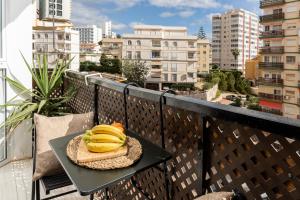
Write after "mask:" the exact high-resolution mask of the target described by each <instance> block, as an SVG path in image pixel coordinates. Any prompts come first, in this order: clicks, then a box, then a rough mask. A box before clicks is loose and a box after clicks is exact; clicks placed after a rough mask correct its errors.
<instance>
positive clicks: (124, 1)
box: [75, 0, 143, 10]
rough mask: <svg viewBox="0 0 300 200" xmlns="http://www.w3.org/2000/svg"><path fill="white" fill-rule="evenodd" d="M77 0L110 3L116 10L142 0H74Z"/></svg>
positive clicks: (79, 0) (131, 5)
mask: <svg viewBox="0 0 300 200" xmlns="http://www.w3.org/2000/svg"><path fill="white" fill-rule="evenodd" d="M75 1H77V2H84V3H94V4H99V5H100V4H107V3H108V4H112V5H113V7H115V8H116V10H122V9H126V8H130V7H133V6H135V5H136V4H138V3H141V2H142V1H143V0H100V1H99V0H84V1H83V0H75Z"/></svg>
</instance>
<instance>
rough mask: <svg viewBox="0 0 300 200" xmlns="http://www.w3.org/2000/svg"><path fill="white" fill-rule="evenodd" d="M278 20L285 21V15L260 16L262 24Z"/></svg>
mask: <svg viewBox="0 0 300 200" xmlns="http://www.w3.org/2000/svg"><path fill="white" fill-rule="evenodd" d="M278 20H284V13H276V14H270V15H264V16H260V22H261V23H264V22H272V21H278Z"/></svg>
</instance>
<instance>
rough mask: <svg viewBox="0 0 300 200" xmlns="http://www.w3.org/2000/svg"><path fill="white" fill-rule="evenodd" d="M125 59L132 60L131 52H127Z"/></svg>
mask: <svg viewBox="0 0 300 200" xmlns="http://www.w3.org/2000/svg"><path fill="white" fill-rule="evenodd" d="M126 57H127V58H128V59H132V52H131V51H127V54H126Z"/></svg>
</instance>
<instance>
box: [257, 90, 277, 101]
mask: <svg viewBox="0 0 300 200" xmlns="http://www.w3.org/2000/svg"><path fill="white" fill-rule="evenodd" d="M258 97H260V98H262V99H267V100H272V101H280V102H282V101H283V95H276V94H268V93H262V92H260V93H258Z"/></svg>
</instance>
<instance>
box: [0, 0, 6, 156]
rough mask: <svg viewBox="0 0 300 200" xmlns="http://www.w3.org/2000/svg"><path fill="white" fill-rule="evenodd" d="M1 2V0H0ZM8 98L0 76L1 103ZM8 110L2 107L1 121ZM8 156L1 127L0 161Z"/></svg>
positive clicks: (0, 70)
mask: <svg viewBox="0 0 300 200" xmlns="http://www.w3.org/2000/svg"><path fill="white" fill-rule="evenodd" d="M0 2H1V0H0ZM3 76H5V69H0V77H3ZM5 99H6V87H5V80H4V79H3V78H0V105H3V104H5ZM5 115H6V110H5V108H0V122H4V121H5ZM5 158H6V140H5V129H4V128H0V161H2V160H4V159H5Z"/></svg>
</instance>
